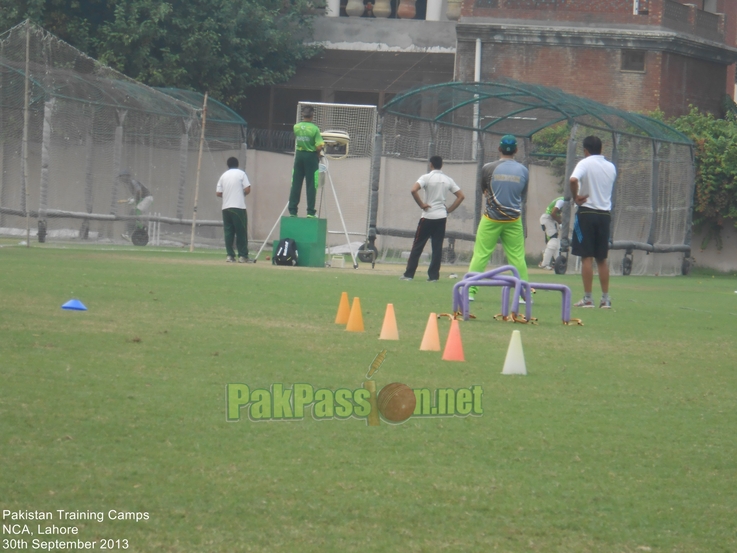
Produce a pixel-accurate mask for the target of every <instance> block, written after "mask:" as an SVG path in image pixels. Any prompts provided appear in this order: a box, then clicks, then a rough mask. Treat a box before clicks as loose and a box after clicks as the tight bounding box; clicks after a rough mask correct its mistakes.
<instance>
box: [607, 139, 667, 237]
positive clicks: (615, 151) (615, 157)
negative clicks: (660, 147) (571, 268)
mask: <svg viewBox="0 0 737 553" xmlns="http://www.w3.org/2000/svg"><path fill="white" fill-rule="evenodd" d="M621 138H622V135H621V134H619V133H616V132H615V133H612V163H613V164H614V167H615V168H617V175H615V176H614V183H613V184H612V200H611V202H612V207H611V209H610V214H611V215H610V219H611V223H610V225H609V242H612V243H613V242H614V230H615V229H614V226H615V223H616V221H617V212H616V208H617V178H618V177H619V141H620V140H621ZM656 157H657V156H656ZM651 228H652V227H651Z"/></svg>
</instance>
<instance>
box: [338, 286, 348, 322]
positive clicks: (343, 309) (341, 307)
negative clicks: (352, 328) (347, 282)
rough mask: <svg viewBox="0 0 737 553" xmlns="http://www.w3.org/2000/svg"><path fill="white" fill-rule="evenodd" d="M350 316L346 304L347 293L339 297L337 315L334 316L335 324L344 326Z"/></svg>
mask: <svg viewBox="0 0 737 553" xmlns="http://www.w3.org/2000/svg"><path fill="white" fill-rule="evenodd" d="M350 314H351V307H350V305H349V304H348V292H343V293H342V294H341V295H340V303H339V304H338V314H337V315H335V324H337V325H344V324H346V323H347V322H348V316H349V315H350Z"/></svg>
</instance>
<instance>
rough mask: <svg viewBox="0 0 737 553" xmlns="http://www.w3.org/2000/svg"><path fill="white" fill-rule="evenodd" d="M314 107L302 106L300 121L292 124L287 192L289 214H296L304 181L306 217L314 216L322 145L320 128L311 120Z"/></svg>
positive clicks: (294, 215)
mask: <svg viewBox="0 0 737 553" xmlns="http://www.w3.org/2000/svg"><path fill="white" fill-rule="evenodd" d="M313 113H314V108H313V107H312V106H305V107H303V108H302V122H301V123H297V124H296V125H294V141H295V146H296V150H297V151H296V152H295V153H294V169H293V170H292V190H291V192H290V193H289V214H290V215H291V216H292V217H296V216H297V207H298V206H299V199H300V196H301V195H302V182H303V181H306V185H305V188H306V190H305V193H306V195H307V217H309V218H314V217H315V196H316V195H317V194H316V181H315V175H316V174H317V171H318V168H319V162H320V152H321V151H322V148H323V146H324V142H323V140H322V135H320V129H319V128H318V127H317V125H315V124H314V123H313V122H312V115H313Z"/></svg>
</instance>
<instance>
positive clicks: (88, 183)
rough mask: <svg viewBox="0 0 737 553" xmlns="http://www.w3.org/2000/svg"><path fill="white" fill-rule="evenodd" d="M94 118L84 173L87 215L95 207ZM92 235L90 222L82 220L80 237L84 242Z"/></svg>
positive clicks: (89, 131)
mask: <svg viewBox="0 0 737 553" xmlns="http://www.w3.org/2000/svg"><path fill="white" fill-rule="evenodd" d="M93 117H94V115H93V114H90V116H89V118H90V127H89V128H88V129H87V136H86V137H85V172H84V179H85V183H84V203H85V208H86V209H87V213H92V208H93V205H94V195H93V194H94V193H93V185H94V180H93V178H92V174H93V171H92V162H93V159H94V156H93V154H92V152H93V149H94V140H93V138H92V129H93V128H94V125H93V124H92V122H91V120H92V118H93ZM89 235H90V220H89V219H83V220H82V227H81V228H80V231H79V237H80V238H81V239H83V240H85V239H87V238H89Z"/></svg>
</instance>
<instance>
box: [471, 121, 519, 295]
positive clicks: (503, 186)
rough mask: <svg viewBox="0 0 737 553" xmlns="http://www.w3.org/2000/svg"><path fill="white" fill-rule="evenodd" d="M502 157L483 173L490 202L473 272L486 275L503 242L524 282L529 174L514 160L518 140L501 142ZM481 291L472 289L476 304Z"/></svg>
mask: <svg viewBox="0 0 737 553" xmlns="http://www.w3.org/2000/svg"><path fill="white" fill-rule="evenodd" d="M499 153H500V154H501V157H500V158H499V159H498V160H497V161H493V162H491V163H487V164H486V165H484V167H483V168H482V170H481V190H482V192H483V193H484V197H485V199H486V205H485V208H484V214H483V216H482V217H481V221H479V227H478V229H477V231H476V243H475V244H474V246H473V257H472V258H471V264H470V266H469V267H468V270H469V272H475V273H482V272H484V271H486V266H487V265H488V263H489V259H491V254H492V253H493V252H494V248H496V244H497V242H498V241H499V240H501V241H502V246H503V247H504V254H505V255H506V256H507V261H508V262H509V264H510V265H513V266H514V267H516V269H517V270H518V271H519V276H520V278H521V279H522V280H528V278H527V262H526V261H525V232H524V228H523V226H522V206H523V204H524V202H525V199H526V197H527V183H528V182H529V173H528V171H527V168H526V167H525V166H524V165H522V164H521V163H518V162H517V161H515V160H514V155H515V154H516V153H517V139H516V138H515V137H514V136H512V135H511V134H506V135H504V136H503V137H502V139H501V141H500V142H499ZM477 290H478V288H477V287H475V286H472V287H471V288H469V290H468V292H469V299H470V300H473V299H474V297H475V295H476V292H477Z"/></svg>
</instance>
